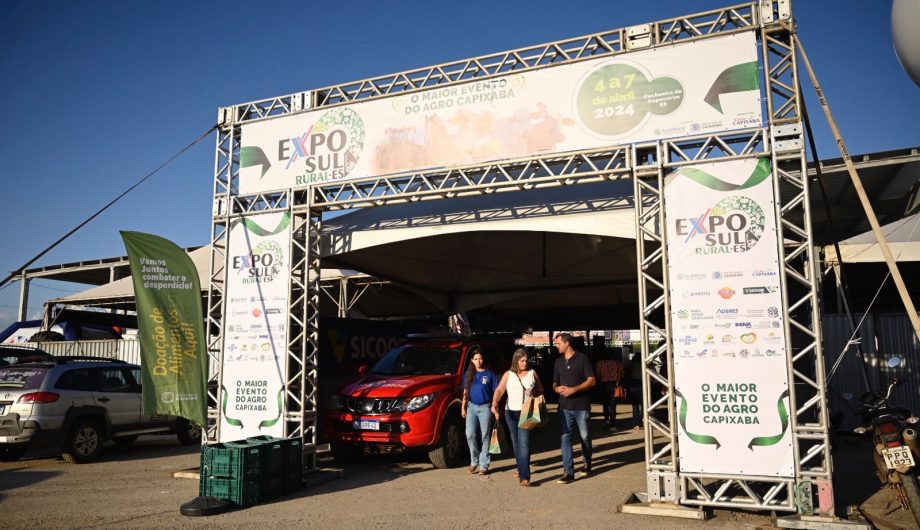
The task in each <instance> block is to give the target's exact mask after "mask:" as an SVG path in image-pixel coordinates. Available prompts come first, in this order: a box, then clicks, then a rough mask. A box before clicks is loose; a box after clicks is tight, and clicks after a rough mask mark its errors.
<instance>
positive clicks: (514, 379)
mask: <svg viewBox="0 0 920 530" xmlns="http://www.w3.org/2000/svg"><path fill="white" fill-rule="evenodd" d="M505 392H507V393H508V399H507V402H506V404H505V421H506V422H507V423H508V431H510V434H511V446H512V447H513V448H514V456H515V459H516V460H517V472H516V473H515V476H516V477H517V478H518V480H520V484H521V486H524V487H529V486H530V431H529V430H527V429H521V428H519V427H518V422H519V421H520V419H521V406H522V405H523V404H524V400H525V399H526V398H527V396H534V397H536V396H541V395H543V385H542V384H540V378H539V377H537V373H536V371H534V370H531V369H530V366H529V364H528V361H527V350H525V349H524V348H518V349H517V350H515V351H514V356H513V357H511V370H509V371H508V372H505V375H503V376H502V380H501V382H500V383H499V384H498V388H497V389H495V394H494V395H493V397H492V414H494V415H495V419H496V420H497V419H498V418H499V417H500V416H499V412H498V404H499V402H500V400H501V398H502V396H503V395H504V394H505Z"/></svg>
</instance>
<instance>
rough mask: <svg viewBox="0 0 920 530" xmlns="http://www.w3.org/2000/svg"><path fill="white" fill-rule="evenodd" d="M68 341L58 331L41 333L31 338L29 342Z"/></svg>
mask: <svg viewBox="0 0 920 530" xmlns="http://www.w3.org/2000/svg"><path fill="white" fill-rule="evenodd" d="M64 340H67V339H66V338H65V337H64V335H61V334H60V333H58V332H57V331H39V332H37V333H35V334H33V335H32V336H31V337H29V342H61V341H64Z"/></svg>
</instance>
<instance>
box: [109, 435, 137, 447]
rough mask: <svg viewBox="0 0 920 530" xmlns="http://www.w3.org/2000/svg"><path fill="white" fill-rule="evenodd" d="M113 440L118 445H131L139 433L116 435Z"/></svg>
mask: <svg viewBox="0 0 920 530" xmlns="http://www.w3.org/2000/svg"><path fill="white" fill-rule="evenodd" d="M112 440H113V441H114V442H115V443H117V444H118V445H131V444H133V443H134V442H136V441H137V435H136V434H133V435H131V436H116V437H115V438H112Z"/></svg>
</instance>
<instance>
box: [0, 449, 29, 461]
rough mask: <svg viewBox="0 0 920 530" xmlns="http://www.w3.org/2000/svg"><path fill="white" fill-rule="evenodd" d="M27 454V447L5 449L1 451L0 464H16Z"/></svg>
mask: <svg viewBox="0 0 920 530" xmlns="http://www.w3.org/2000/svg"><path fill="white" fill-rule="evenodd" d="M24 454H26V448H25V447H4V448H2V449H0V462H15V461H17V460H19V459H20V458H22V455H24Z"/></svg>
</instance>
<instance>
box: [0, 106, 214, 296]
mask: <svg viewBox="0 0 920 530" xmlns="http://www.w3.org/2000/svg"><path fill="white" fill-rule="evenodd" d="M216 128H217V125H216V124H215V125H212V126H210V127H208V130H206V131H205V132H204V133H202V134H201V136H199V137H198V138H196V139H195V140H194V141H193V142H192V143H190V144H188V145H186V146H185V147H183V148H182V149H180V150H179V152H178V153H176V154H174V155H173V156H171V157H169V159H167V160H166V161H165V162H163V163H162V164H160V165H159V166H158V167H157V168H156V169H154V170H153V171H151V172H150V173H147V175H146V176H144V178H142V179H140V180H139V181H137V182H135V183H134V185H133V186H131V187H130V188H128V189H126V190H125V191H124V192H122V194H121V195H119V196H118V197H115V198H114V199H112V200H111V201H110V202H109V203H108V204H106V205H105V206H103V207H102V209H101V210H99V211H98V212H96V213H94V214H93V215H91V216H90V217H89V218H87V219H86V220H85V221H83V222H82V223H80V224H78V225H77V226H76V227H74V228H73V229H72V230H71V231H69V232H67V233H66V234H64V235H63V236H61V238H60V239H58V240H57V241H55V242H54V243H52V244H51V245H50V246H49V247H48V248H46V249H45V250H43V251H41V252H39V253H38V255H36V256H35V257H34V258H32V259H30V260H29V261H27V262H26V263H25V264H24V265H22V266H21V267H19V268H18V269H16V270H15V271H13V272H11V273H10V275H9V276H7V277H6V278H5V279H4V280H3V281H2V282H0V289H3V288H5V287H6V286H7V285H8V284H9V282H10V280H12V279H13V278H15V277H17V276H19V275H20V274H21V273H22V271H24V270H25V269H26V267H28V266H29V265H31V264H33V263H35V262H36V261H38V260H39V259H41V257H42V256H44V255H45V254H47V253H48V252H50V251H51V249H53V248H54V247H56V246H58V245H59V244H61V242H62V241H64V240H65V239H67V238H68V237H70V236H72V235H73V234H74V232H76V231H77V230H79V229H81V228H83V227H84V226H86V225H87V224H89V222H90V221H92V220H93V219H95V218H96V217H99V215H100V214H101V213H102V212H104V211H106V210H108V209H109V207H110V206H112V205H113V204H115V203H116V202H118V201H119V200H120V199H121V198H122V197H124V196H125V195H127V194H128V193H130V192H131V191H132V190H134V188H136V187H138V186H140V185H141V184H143V183H144V181H146V180H147V179H149V178H150V177H152V176H153V175H155V174H156V173H157V172H158V171H160V170H161V169H163V168H164V167H166V166H167V165H169V163H170V162H172V161H173V160H175V159H177V158H179V157H180V156H181V155H182V154H183V153H185V152H186V151H188V150H189V149H191V148H192V147H194V146H195V144H197V143H198V142H200V141H202V140H204V139H205V138H206V137H207V136H208V135H209V134H211V131H213V130H214V129H216Z"/></svg>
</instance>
